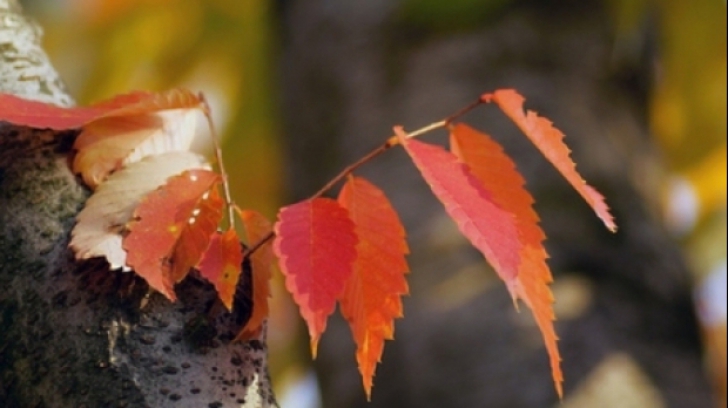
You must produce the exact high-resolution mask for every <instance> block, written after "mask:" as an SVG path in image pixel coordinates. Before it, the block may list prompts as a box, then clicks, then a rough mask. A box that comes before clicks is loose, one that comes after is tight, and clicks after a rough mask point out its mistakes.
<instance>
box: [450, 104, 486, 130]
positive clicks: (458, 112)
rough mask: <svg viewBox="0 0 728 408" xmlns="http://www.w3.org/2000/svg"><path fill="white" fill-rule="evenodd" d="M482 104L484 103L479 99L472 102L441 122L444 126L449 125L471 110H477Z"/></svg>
mask: <svg viewBox="0 0 728 408" xmlns="http://www.w3.org/2000/svg"><path fill="white" fill-rule="evenodd" d="M483 103H485V102H483V100H482V99H481V98H478V99H476V100H475V101H473V102H472V103H470V105H468V106H466V107H464V108H462V109H460V110H459V111H457V112H455V113H453V114H452V115H450V116H448V117H446V118H445V120H443V122H445V125H449V124H450V123H452V122H453V121H454V120H455V119H457V118H459V117H461V116H463V115H465V114H466V113H468V112H470V111H471V110H473V109H475V108H477V107H478V106H480V105H482V104H483Z"/></svg>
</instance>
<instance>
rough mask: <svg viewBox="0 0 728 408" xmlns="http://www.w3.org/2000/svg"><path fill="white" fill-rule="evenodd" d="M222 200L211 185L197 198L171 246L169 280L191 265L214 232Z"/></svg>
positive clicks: (220, 218) (222, 204)
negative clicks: (194, 205) (195, 204)
mask: <svg viewBox="0 0 728 408" xmlns="http://www.w3.org/2000/svg"><path fill="white" fill-rule="evenodd" d="M224 205H225V203H224V202H223V200H222V198H221V197H220V193H219V192H218V191H217V185H213V186H212V187H211V188H210V189H209V190H208V191H207V192H206V193H204V194H203V195H202V197H201V198H200V200H198V201H197V206H196V207H195V208H194V209H193V210H192V213H191V215H190V217H189V218H188V219H187V222H186V223H184V224H183V225H182V232H181V233H180V235H179V239H178V240H177V243H176V244H175V246H174V252H173V255H172V265H171V267H170V270H169V277H170V278H171V279H172V282H175V283H176V282H179V281H181V280H182V279H184V277H185V276H187V273H189V271H190V269H191V268H193V267H195V266H196V265H197V263H198V262H200V259H201V258H202V254H203V253H204V252H205V250H206V249H207V246H208V245H209V244H210V237H211V236H212V234H214V233H215V232H216V231H217V226H218V224H220V220H222V209H223V206H224Z"/></svg>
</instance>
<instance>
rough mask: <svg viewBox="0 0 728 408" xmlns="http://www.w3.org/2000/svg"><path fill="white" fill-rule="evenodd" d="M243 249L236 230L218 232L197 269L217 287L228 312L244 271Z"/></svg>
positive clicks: (213, 236)
mask: <svg viewBox="0 0 728 408" xmlns="http://www.w3.org/2000/svg"><path fill="white" fill-rule="evenodd" d="M242 262H243V247H242V245H241V244H240V239H239V238H238V234H237V233H236V232H235V230H234V229H229V230H227V231H225V232H224V233H220V232H216V233H215V234H213V235H212V238H211V239H210V245H209V246H208V247H207V250H206V251H205V253H204V254H203V256H202V259H201V260H200V263H199V264H198V265H197V269H199V271H200V275H202V276H203V277H204V278H205V279H207V280H208V281H210V282H211V283H212V284H213V285H215V289H216V290H217V294H218V296H219V297H220V300H221V301H222V303H223V304H224V305H225V307H226V308H227V309H228V310H232V308H233V298H234V297H235V289H236V288H237V285H238V280H239V279H240V271H241V270H242Z"/></svg>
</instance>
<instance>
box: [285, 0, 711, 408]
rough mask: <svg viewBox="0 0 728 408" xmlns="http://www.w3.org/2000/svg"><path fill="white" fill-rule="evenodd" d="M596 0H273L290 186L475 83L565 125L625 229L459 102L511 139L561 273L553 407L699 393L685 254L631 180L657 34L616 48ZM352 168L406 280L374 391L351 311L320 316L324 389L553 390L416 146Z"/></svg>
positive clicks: (638, 159) (460, 396)
mask: <svg viewBox="0 0 728 408" xmlns="http://www.w3.org/2000/svg"><path fill="white" fill-rule="evenodd" d="M445 3H446V4H447V6H445ZM603 3H604V2H602V1H596V0H592V1H583V0H579V1H562V2H552V1H497V2H496V1H493V2H477V1H453V2H436V1H417V0H405V1H335V2H332V1H324V0H319V1H308V2H283V4H284V7H283V8H282V10H281V11H282V14H281V18H282V20H283V22H284V23H283V24H284V26H285V27H286V28H287V31H286V34H285V36H284V37H283V39H284V50H283V60H282V72H283V83H284V86H283V87H282V89H283V95H284V114H285V116H286V121H285V123H286V126H287V129H288V131H287V132H286V136H287V139H286V144H285V145H286V147H288V148H289V152H290V155H289V157H288V158H287V161H286V162H287V163H290V164H291V167H290V174H292V175H293V176H292V177H291V183H290V185H291V187H292V188H293V192H294V195H295V197H294V198H300V197H305V196H306V195H308V194H310V192H311V191H315V190H316V189H317V188H318V186H320V185H322V184H323V183H324V181H325V180H326V178H328V177H330V176H331V175H332V174H335V172H336V171H338V170H339V169H340V168H342V167H343V166H344V165H345V164H346V163H350V162H352V161H353V160H355V159H356V158H358V157H360V156H361V155H363V154H364V153H365V152H367V151H368V150H369V149H371V148H373V147H375V146H377V145H378V144H380V143H382V141H384V140H385V139H386V138H387V137H388V136H389V135H391V134H392V130H391V127H392V125H394V124H402V125H404V126H405V128H406V129H408V130H413V129H415V128H416V127H419V126H424V125H426V124H428V123H431V122H434V121H437V120H440V119H442V118H443V117H445V116H446V115H448V114H450V113H452V112H454V111H456V110H458V109H459V108H461V107H463V106H466V105H467V104H469V103H470V102H471V101H472V100H474V99H475V98H477V97H478V95H479V94H480V93H481V92H487V91H492V90H493V89H496V88H509V87H513V88H516V89H518V90H519V91H520V92H521V93H522V94H524V95H525V96H526V98H527V101H526V106H527V107H528V108H529V109H534V110H537V111H539V113H541V114H542V115H544V116H546V117H548V118H549V119H551V120H553V121H554V122H555V124H556V126H557V127H559V128H560V129H562V130H563V131H564V133H566V135H567V138H566V142H567V143H568V144H569V145H570V146H572V148H573V150H574V154H573V158H574V160H575V161H576V162H577V163H578V169H579V170H580V171H581V172H582V174H584V176H585V177H586V179H587V180H589V181H590V183H592V184H593V185H595V186H596V187H597V188H598V189H600V190H601V191H602V192H603V193H605V195H606V197H607V202H608V203H609V204H610V205H611V206H612V208H613V210H614V213H615V215H616V219H617V222H618V224H619V228H620V230H619V231H618V233H617V234H614V235H612V234H610V233H608V232H607V231H606V230H605V229H604V227H603V226H602V225H601V224H600V222H599V221H598V220H597V219H596V217H595V216H594V214H593V213H592V212H591V211H590V210H589V209H588V206H587V205H586V204H584V203H583V201H582V200H581V199H580V198H579V197H578V195H577V194H576V193H575V192H573V191H571V188H570V187H569V186H568V184H567V183H566V182H565V181H564V180H563V179H562V178H561V177H560V176H559V175H558V174H557V173H556V172H555V171H554V170H553V168H552V167H551V166H550V165H549V164H548V163H547V162H546V161H545V160H544V159H543V158H542V157H540V155H539V154H538V153H537V152H536V151H535V149H533V147H532V146H529V144H528V142H527V141H525V138H524V137H523V136H522V135H520V133H519V132H518V130H517V129H516V128H515V127H514V126H513V125H512V124H510V123H508V121H507V120H504V119H503V117H502V115H500V114H490V113H489V112H491V111H495V110H496V109H495V108H493V107H490V108H487V109H485V110H484V109H477V110H476V112H474V113H471V114H468V115H467V116H466V117H465V118H464V121H466V122H468V123H471V124H472V125H474V126H475V127H477V128H480V129H483V130H486V131H488V132H489V133H491V134H493V136H494V137H496V138H497V139H498V140H499V141H500V142H502V143H503V144H504V145H505V147H506V150H507V152H508V153H509V154H511V155H512V156H513V157H514V158H515V161H516V162H517V164H518V167H519V170H520V171H522V172H523V173H524V174H525V176H526V180H527V186H526V187H527V189H528V190H529V191H531V192H533V193H534V195H535V198H536V202H537V204H536V210H537V211H538V212H539V213H540V214H541V217H542V219H543V223H542V226H543V228H544V230H545V232H546V234H547V236H548V239H547V241H546V246H547V249H548V250H549V252H550V254H551V255H552V258H551V259H550V261H549V264H550V266H551V268H552V270H553V271H554V273H555V275H556V278H555V279H556V282H555V284H554V285H553V291H554V292H555V295H556V304H555V308H556V312H557V316H558V317H559V320H558V321H557V322H556V326H557V333H558V334H559V335H560V337H561V341H560V342H559V346H560V349H561V351H562V354H563V359H564V361H563V368H564V374H565V381H566V382H565V390H566V400H565V402H564V406H565V407H567V406H568V407H587V406H588V407H616V406H618V407H643V408H644V407H650V408H658V407H675V408H684V407H695V408H698V407H708V406H711V402H710V401H711V396H710V389H709V387H708V385H707V382H706V379H705V375H704V373H703V370H702V363H701V350H700V342H699V335H698V332H697V325H696V321H695V316H694V314H693V310H692V301H691V296H690V287H689V278H688V274H687V270H686V268H685V264H684V262H683V260H682V258H681V256H680V255H679V250H678V248H677V246H676V245H675V243H674V242H672V241H671V240H670V239H669V236H668V235H667V234H666V233H665V231H664V230H663V229H662V227H661V226H660V224H659V223H658V222H657V221H656V220H655V218H654V215H653V214H651V213H650V211H649V208H650V206H651V205H653V204H654V203H653V202H651V201H650V199H651V198H652V199H653V200H654V198H653V197H654V194H653V193H654V191H649V190H646V189H643V188H642V187H644V186H645V185H647V186H649V185H650V182H651V181H654V175H655V166H654V163H655V154H654V150H653V148H652V146H651V144H650V139H649V136H648V135H647V133H646V129H647V120H646V114H645V113H646V107H645V104H646V99H647V90H648V86H649V81H650V70H651V69H652V66H653V60H652V58H653V55H651V54H650V53H649V52H650V48H649V45H650V41H649V40H650V38H651V36H654V33H652V32H651V31H649V30H646V31H645V36H644V37H643V38H640V39H639V40H640V41H642V42H641V43H640V41H636V42H635V43H629V44H624V43H622V44H617V45H627V46H629V47H632V48H627V50H628V51H631V52H633V53H632V54H630V53H626V54H625V53H620V52H618V51H620V50H624V49H620V48H618V47H616V46H615V42H614V38H615V36H614V34H613V32H612V31H611V28H610V25H609V21H608V16H609V15H610V14H609V13H608V11H607V10H605V6H604V4H603ZM468 5H469V8H467V7H468ZM640 45H643V46H645V48H640ZM440 137H442V133H441V134H440ZM435 140H438V139H437V138H436V137H435V138H433V137H432V136H427V141H435ZM439 140H440V141H441V140H442V139H439ZM359 175H362V176H365V177H368V178H369V179H370V180H372V181H373V182H374V183H375V184H377V185H379V186H381V187H382V188H383V189H384V190H385V192H386V193H387V194H388V195H389V196H390V198H391V199H392V201H393V203H394V206H395V207H396V208H397V209H398V210H399V212H400V215H401V217H402V218H403V221H404V223H405V227H406V228H407V231H408V232H409V239H408V240H409V243H410V247H411V252H412V255H411V257H410V258H409V260H410V266H411V269H412V273H411V274H410V275H409V282H410V291H411V296H410V297H407V298H405V300H404V314H405V317H404V318H403V319H402V320H398V321H397V322H396V328H397V330H396V333H395V340H394V341H392V342H387V344H386V347H385V351H384V355H383V359H382V363H381V364H380V366H379V367H378V369H377V375H376V377H375V379H374V382H375V384H374V389H373V393H372V402H371V403H370V404H367V403H366V402H365V398H364V394H363V391H362V387H361V379H360V378H359V375H358V373H357V371H356V363H355V359H354V348H353V347H354V346H353V344H352V343H353V342H352V341H351V340H350V334H349V328H348V327H347V325H346V323H345V322H344V321H343V320H341V319H338V318H336V319H332V320H330V322H329V325H328V329H327V333H325V334H324V335H323V337H322V340H321V343H320V346H319V353H318V360H317V362H316V364H317V369H318V374H319V379H320V381H321V387H322V393H323V401H324V406H325V407H328V408H338V407H348V408H352V407H367V408H375V407H398V408H414V407H417V408H429V407H432V408H436V407H548V406H553V405H555V404H558V400H557V397H556V394H555V392H554V391H553V384H552V383H551V379H550V370H549V367H548V360H547V356H546V352H545V350H544V349H543V346H542V341H541V339H540V334H539V332H538V329H537V328H536V327H535V325H534V324H533V319H532V317H531V316H530V312H528V311H527V309H525V308H524V307H521V313H520V314H518V313H516V312H515V311H514V309H513V304H512V302H511V300H510V299H509V297H508V294H507V291H506V289H505V288H504V285H503V284H502V283H501V282H499V281H498V280H497V279H494V278H493V276H494V275H493V274H492V273H490V272H488V270H487V268H486V266H485V262H484V261H483V259H482V258H481V257H480V256H479V255H478V254H477V252H476V251H474V250H473V249H472V248H471V246H470V245H469V244H468V243H467V242H466V241H465V239H463V238H461V237H460V234H459V233H458V232H457V230H456V229H455V228H454V226H453V224H452V223H451V222H450V221H448V220H447V217H446V215H445V214H444V211H443V209H442V207H441V206H440V205H439V204H438V203H437V202H436V200H435V199H433V198H432V194H431V192H430V191H429V188H428V186H427V185H426V184H425V183H424V182H423V181H422V180H421V178H420V176H419V175H418V174H417V173H416V171H414V169H413V166H412V164H411V163H409V161H408V159H407V158H406V157H405V156H404V155H402V154H401V153H398V152H393V153H388V154H387V155H385V157H382V158H378V159H377V160H376V161H375V162H374V163H372V164H371V165H368V166H366V167H364V168H363V169H362V170H361V171H360V172H359ZM650 177H652V178H650ZM652 185H653V186H654V184H652ZM651 194H652V195H651Z"/></svg>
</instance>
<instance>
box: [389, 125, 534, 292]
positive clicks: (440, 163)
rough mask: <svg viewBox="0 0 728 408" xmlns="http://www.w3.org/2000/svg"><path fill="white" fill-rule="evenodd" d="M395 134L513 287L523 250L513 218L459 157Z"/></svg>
mask: <svg viewBox="0 0 728 408" xmlns="http://www.w3.org/2000/svg"><path fill="white" fill-rule="evenodd" d="M394 132H395V133H396V134H397V137H398V138H399V141H400V143H401V144H402V146H404V148H405V150H406V151H407V153H408V154H409V155H410V157H411V158H412V161H413V162H414V163H415V166H417V169H418V170H419V171H420V173H421V174H422V176H423V177H424V179H425V181H427V183H428V184H429V185H430V188H431V189H432V192H433V193H435V196H437V198H438V199H439V200H440V202H442V203H443V205H444V206H445V210H446V211H447V213H448V214H449V215H450V217H451V218H452V219H453V220H454V221H455V222H456V224H457V225H458V228H459V229H460V232H462V233H463V235H465V237H466V238H468V240H470V242H471V243H472V244H473V245H474V246H475V247H476V248H478V250H480V252H481V253H482V254H483V255H484V256H485V258H486V259H487V260H488V262H489V263H490V264H491V265H492V266H493V268H494V269H495V271H496V272H497V273H498V275H499V276H500V277H501V279H503V280H504V281H505V282H506V284H508V286H509V287H510V286H511V285H512V284H513V283H514V282H515V279H516V276H518V267H519V265H520V250H521V242H520V241H519V238H518V230H517V226H516V221H515V219H514V218H513V215H512V214H511V213H509V212H508V211H505V210H503V209H501V208H500V207H499V206H498V205H497V204H496V203H495V202H494V201H493V198H492V197H491V194H490V193H489V192H487V191H485V190H484V189H483V187H482V185H481V183H480V182H479V181H478V180H477V179H475V177H474V176H473V175H472V174H471V172H470V170H469V169H468V168H467V166H465V165H463V164H462V163H459V162H458V159H457V157H455V156H454V155H452V154H451V153H449V152H447V151H445V150H444V149H443V148H441V147H440V146H435V145H431V144H427V143H423V142H419V141H417V140H410V139H408V138H407V134H406V133H405V132H404V131H403V130H402V128H401V127H399V126H397V127H395V128H394Z"/></svg>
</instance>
